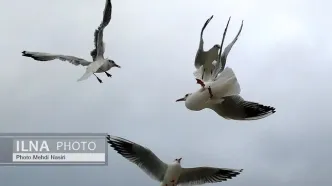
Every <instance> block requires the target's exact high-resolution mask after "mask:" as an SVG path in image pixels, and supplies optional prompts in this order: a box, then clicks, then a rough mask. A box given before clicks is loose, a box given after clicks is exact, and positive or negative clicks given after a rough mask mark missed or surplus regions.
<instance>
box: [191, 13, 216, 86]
mask: <svg viewBox="0 0 332 186" xmlns="http://www.w3.org/2000/svg"><path fill="white" fill-rule="evenodd" d="M212 18H213V15H212V16H211V17H210V18H209V19H207V20H206V22H205V23H204V25H203V27H202V29H201V35H200V41H199V47H198V49H197V52H196V56H195V67H196V69H197V71H199V72H201V77H199V78H201V79H203V80H205V79H209V78H210V75H212V68H213V65H212V63H213V61H216V60H217V59H218V51H219V49H220V45H218V44H215V45H214V46H213V47H212V48H210V49H209V50H208V51H204V49H203V45H204V41H203V32H204V30H205V28H206V26H207V25H208V24H209V22H210V21H211V20H212Z"/></svg>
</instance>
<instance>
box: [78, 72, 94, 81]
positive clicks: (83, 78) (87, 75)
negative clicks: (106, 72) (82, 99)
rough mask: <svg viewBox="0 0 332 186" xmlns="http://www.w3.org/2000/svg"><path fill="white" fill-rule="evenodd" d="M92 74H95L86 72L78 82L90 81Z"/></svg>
mask: <svg viewBox="0 0 332 186" xmlns="http://www.w3.org/2000/svg"><path fill="white" fill-rule="evenodd" d="M92 74H93V72H89V71H86V72H85V73H84V74H83V76H82V77H81V78H80V79H78V80H77V81H83V80H86V79H88V78H89V77H90V76H91V75H92Z"/></svg>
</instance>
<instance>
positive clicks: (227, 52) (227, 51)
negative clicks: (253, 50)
mask: <svg viewBox="0 0 332 186" xmlns="http://www.w3.org/2000/svg"><path fill="white" fill-rule="evenodd" d="M242 28H243V20H242V22H241V27H240V29H239V31H238V33H237V34H236V36H235V38H234V39H233V41H232V42H231V43H230V44H228V46H227V47H226V48H225V50H224V51H223V53H222V54H221V56H220V63H221V69H220V71H219V72H221V71H223V70H224V68H225V66H226V60H227V56H228V54H229V52H230V51H231V49H232V47H233V45H234V44H235V42H236V41H237V39H238V38H239V36H240V34H241V31H242Z"/></svg>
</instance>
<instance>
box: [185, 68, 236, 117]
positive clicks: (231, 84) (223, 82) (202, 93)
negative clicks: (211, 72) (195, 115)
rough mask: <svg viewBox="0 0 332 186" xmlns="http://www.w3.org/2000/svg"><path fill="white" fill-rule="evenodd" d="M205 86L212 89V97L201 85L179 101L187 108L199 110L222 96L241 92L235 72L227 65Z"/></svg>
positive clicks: (214, 102)
mask: <svg viewBox="0 0 332 186" xmlns="http://www.w3.org/2000/svg"><path fill="white" fill-rule="evenodd" d="M205 87H210V88H211V90H212V91H213V95H214V96H213V97H212V98H210V93H209V90H208V89H207V88H203V87H201V88H200V89H199V90H197V91H196V92H194V93H190V94H188V95H187V96H186V98H185V100H179V101H185V106H186V107H187V108H188V109H189V110H192V111H200V110H202V109H204V108H209V107H210V106H211V105H212V104H218V103H221V102H222V101H223V100H224V99H223V98H224V97H227V96H233V95H238V94H240V92H241V88H240V84H239V83H238V81H237V78H236V75H235V73H234V72H233V70H232V69H231V68H228V67H227V68H226V69H225V70H224V71H222V72H221V73H220V74H219V76H218V78H217V79H216V80H215V81H209V82H206V83H205Z"/></svg>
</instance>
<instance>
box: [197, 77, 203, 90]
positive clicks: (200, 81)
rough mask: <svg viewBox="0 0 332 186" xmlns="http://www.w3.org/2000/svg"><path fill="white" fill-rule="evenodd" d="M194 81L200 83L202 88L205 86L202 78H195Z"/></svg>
mask: <svg viewBox="0 0 332 186" xmlns="http://www.w3.org/2000/svg"><path fill="white" fill-rule="evenodd" d="M196 83H197V84H200V85H201V86H202V88H205V83H204V82H203V81H202V80H200V79H197V78H196Z"/></svg>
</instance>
